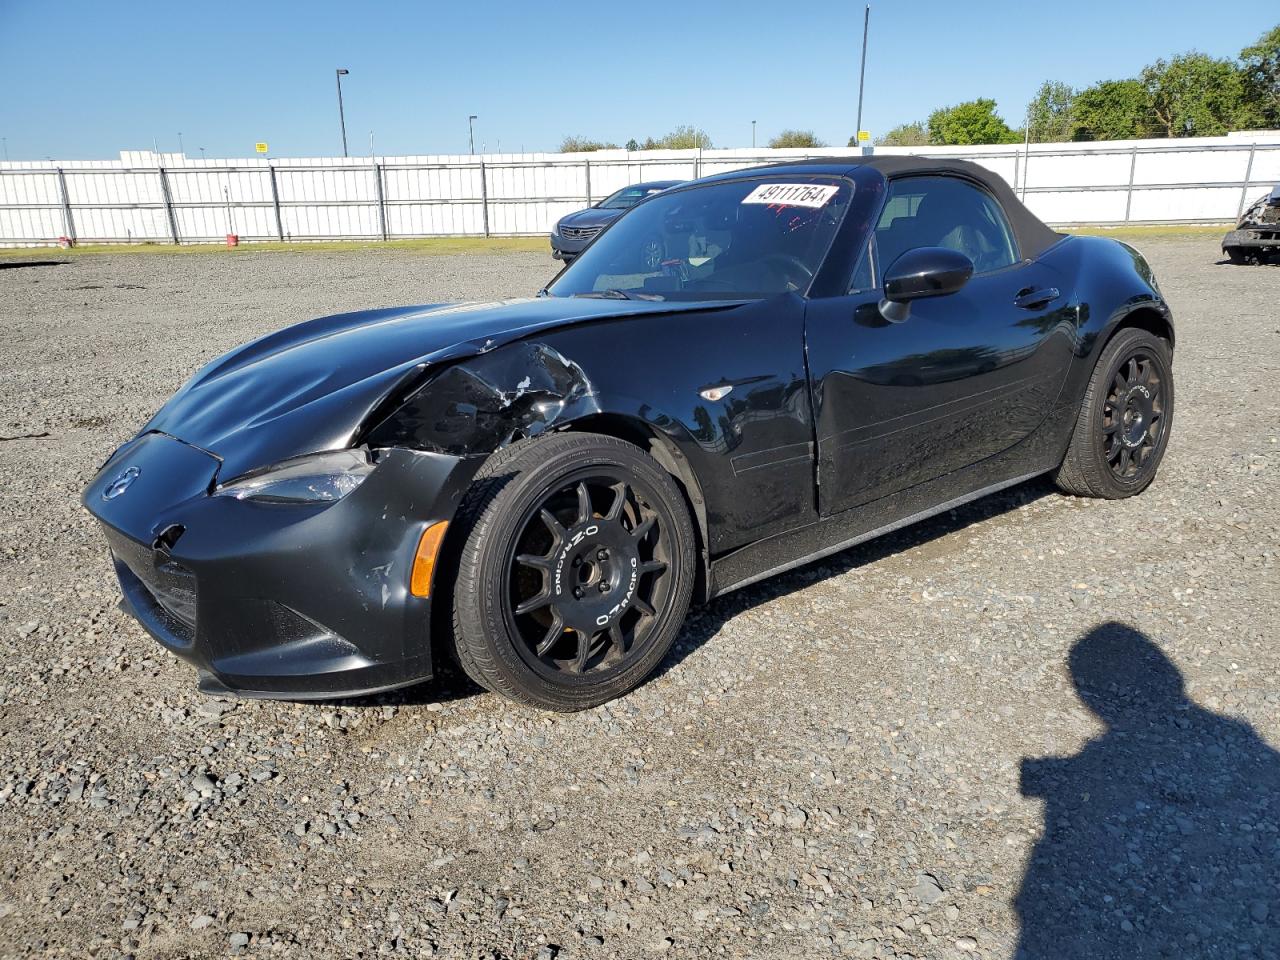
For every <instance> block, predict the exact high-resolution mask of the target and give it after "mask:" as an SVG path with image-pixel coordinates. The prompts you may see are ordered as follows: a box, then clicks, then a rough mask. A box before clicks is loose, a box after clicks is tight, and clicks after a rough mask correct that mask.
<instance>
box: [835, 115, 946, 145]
mask: <svg viewBox="0 0 1280 960" xmlns="http://www.w3.org/2000/svg"><path fill="white" fill-rule="evenodd" d="M929 142H930V141H929V128H928V127H927V126H925V123H924V121H923V120H917V121H916V122H915V123H900V124H898V126H896V127H894V128H893V129H892V130H890V131H889V132H888V133H886V134H885V135H884V136H881V137H877V138H876V144H877V145H878V146H881V147H923V146H926V145H928V144H929ZM849 146H851V147H856V146H858V135H857V134H856V133H855V134H854V135H853V136H852V137H850V138H849Z"/></svg>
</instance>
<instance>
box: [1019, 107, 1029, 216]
mask: <svg viewBox="0 0 1280 960" xmlns="http://www.w3.org/2000/svg"><path fill="white" fill-rule="evenodd" d="M1026 127H1027V129H1026V131H1025V136H1024V138H1023V142H1022V197H1021V199H1022V202H1023V203H1026V201H1027V172H1028V168H1029V167H1030V166H1031V108H1030V107H1028V108H1027V120H1026Z"/></svg>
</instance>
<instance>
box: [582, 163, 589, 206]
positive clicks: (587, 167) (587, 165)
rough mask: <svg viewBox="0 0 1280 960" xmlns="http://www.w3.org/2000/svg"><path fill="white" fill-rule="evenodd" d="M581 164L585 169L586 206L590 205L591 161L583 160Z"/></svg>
mask: <svg viewBox="0 0 1280 960" xmlns="http://www.w3.org/2000/svg"><path fill="white" fill-rule="evenodd" d="M582 163H583V166H585V167H586V170H587V206H588V207H589V206H591V161H590V160H583V161H582Z"/></svg>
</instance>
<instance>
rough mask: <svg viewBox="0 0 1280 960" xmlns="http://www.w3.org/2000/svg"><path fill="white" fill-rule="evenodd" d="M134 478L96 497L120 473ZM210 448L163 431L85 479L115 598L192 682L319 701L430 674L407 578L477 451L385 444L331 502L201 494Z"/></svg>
mask: <svg viewBox="0 0 1280 960" xmlns="http://www.w3.org/2000/svg"><path fill="white" fill-rule="evenodd" d="M130 467H137V468H138V473H137V475H136V477H135V480H134V483H133V485H132V486H130V487H129V488H128V489H126V490H125V491H124V492H123V493H122V494H119V495H117V496H116V497H113V498H112V499H106V498H105V497H104V493H106V492H108V489H109V488H110V487H111V485H112V483H113V482H114V481H116V480H118V479H119V478H120V476H121V475H122V472H123V471H125V470H126V469H128V468H130ZM218 467H219V462H218V461H217V459H216V458H215V457H213V456H212V455H211V454H208V453H205V452H203V451H199V450H197V449H196V448H195V447H191V446H189V445H187V444H185V443H182V442H181V441H179V440H175V439H173V438H171V437H167V436H165V435H163V434H157V433H152V434H145V435H143V436H141V437H139V438H137V439H135V440H133V441H131V442H130V443H128V444H126V445H125V446H124V447H122V448H121V449H120V450H119V451H117V453H116V454H115V455H114V456H113V457H112V458H111V460H110V461H108V463H107V464H106V465H105V466H104V467H103V469H102V470H101V471H100V472H99V474H98V476H97V477H96V478H95V479H94V480H93V482H92V483H90V485H89V486H88V487H87V488H86V490H85V492H84V496H83V503H84V505H85V507H86V508H87V509H88V510H89V512H90V513H92V514H93V515H94V516H95V517H96V518H97V519H98V520H99V521H100V522H101V523H102V526H103V532H104V534H105V536H106V539H107V542H108V545H109V546H110V548H111V554H112V558H113V561H114V563H115V568H116V573H117V576H118V577H119V580H120V587H121V591H122V593H123V596H124V606H125V607H126V609H127V610H128V612H129V613H130V614H131V615H132V616H133V617H135V618H136V619H137V620H138V622H139V623H140V624H142V626H143V627H144V628H146V630H147V631H148V632H149V633H151V635H152V636H153V637H155V638H156V639H157V640H158V641H159V642H160V643H161V644H162V645H163V646H164V647H165V648H166V649H168V650H170V651H171V652H173V653H174V654H176V655H177V656H179V657H181V658H182V659H183V660H186V661H187V662H189V663H191V664H192V665H194V666H195V667H196V668H197V669H198V671H199V673H200V678H201V687H202V688H203V689H206V690H209V691H211V692H212V691H216V692H224V691H226V692H233V693H237V694H240V695H243V696H258V697H278V698H283V699H323V698H328V697H344V696H356V695H360V694H366V693H374V692H377V691H380V690H388V689H392V688H394V687H399V686H405V685H408V684H410V683H414V682H417V681H419V680H423V679H426V678H427V677H429V676H431V672H432V663H431V643H430V623H431V601H430V599H429V598H423V597H415V596H413V595H412V594H411V593H410V591H409V576H410V572H411V569H412V565H413V557H414V553H415V551H416V549H417V544H418V540H419V538H420V537H421V535H422V532H423V530H425V529H426V528H427V527H428V526H430V525H431V524H432V523H435V522H437V521H440V520H449V519H451V518H452V516H453V514H454V512H455V511H456V509H457V505H458V503H459V502H460V500H461V498H462V494H463V492H464V491H465V489H466V486H467V484H468V483H469V482H470V480H471V477H472V476H473V475H474V473H475V471H476V470H477V469H478V468H479V461H478V460H477V459H476V458H461V457H451V456H445V455H443V454H432V453H419V452H414V451H409V450H401V449H395V450H387V451H383V452H382V455H381V456H380V458H379V460H378V465H377V467H376V468H375V469H374V471H373V472H372V473H371V474H370V475H369V477H368V478H367V479H366V480H365V481H364V483H362V484H361V485H360V486H359V487H357V488H356V489H355V490H354V491H353V492H352V493H350V494H349V495H348V496H346V497H344V498H343V499H342V500H340V501H337V502H335V503H317V504H277V503H263V502H255V501H252V500H237V499H235V498H234V497H227V496H211V495H210V491H211V490H212V488H213V485H214V483H215V482H216V481H217V469H218Z"/></svg>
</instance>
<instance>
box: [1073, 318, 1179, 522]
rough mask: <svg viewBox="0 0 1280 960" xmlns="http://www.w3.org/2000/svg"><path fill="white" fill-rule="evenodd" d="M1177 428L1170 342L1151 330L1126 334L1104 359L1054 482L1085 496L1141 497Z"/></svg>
mask: <svg viewBox="0 0 1280 960" xmlns="http://www.w3.org/2000/svg"><path fill="white" fill-rule="evenodd" d="M1172 425H1173V369H1172V355H1171V351H1170V349H1169V343H1168V341H1167V340H1163V339H1161V338H1160V337H1157V336H1155V335H1154V334H1152V333H1149V332H1148V331H1146V330H1138V329H1127V330H1121V331H1120V332H1119V333H1117V334H1116V335H1115V336H1114V337H1113V338H1112V339H1111V342H1110V343H1108V344H1107V346H1106V349H1104V350H1103V351H1102V356H1101V357H1100V358H1099V359H1098V364H1097V366H1096V367H1095V368H1094V371H1093V377H1092V379H1091V380H1090V381H1089V388H1088V389H1087V390H1086V391H1085V396H1084V401H1083V402H1082V403H1081V404H1080V413H1079V416H1078V418H1077V420H1076V426H1075V432H1074V433H1073V434H1072V437H1071V446H1070V447H1069V448H1068V450H1067V455H1066V457H1065V458H1064V459H1063V461H1062V465H1061V466H1060V467H1059V468H1058V472H1057V475H1056V476H1055V478H1054V479H1055V480H1056V481H1057V484H1058V486H1059V487H1061V488H1062V489H1063V490H1065V491H1067V492H1068V493H1074V494H1076V495H1077V496H1082V497H1102V498H1105V499H1108V500H1118V499H1120V498H1122V497H1131V496H1133V495H1134V494H1137V493H1141V492H1142V491H1143V490H1145V489H1146V488H1147V487H1148V486H1149V485H1150V484H1151V481H1152V480H1154V479H1155V475H1156V470H1157V468H1158V467H1159V466H1160V460H1161V459H1162V458H1163V456H1164V450H1165V446H1166V445H1167V444H1168V442H1169V429H1170V427H1171V426H1172Z"/></svg>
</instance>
